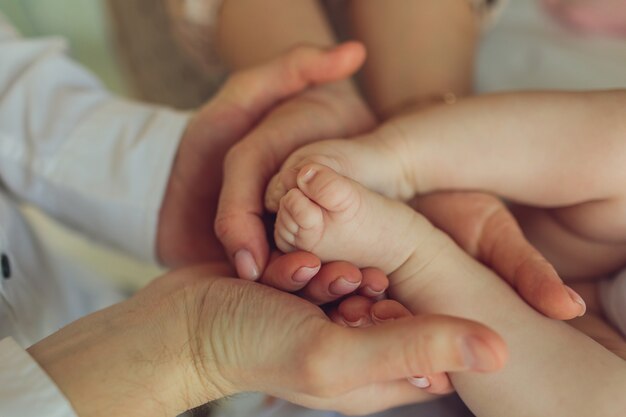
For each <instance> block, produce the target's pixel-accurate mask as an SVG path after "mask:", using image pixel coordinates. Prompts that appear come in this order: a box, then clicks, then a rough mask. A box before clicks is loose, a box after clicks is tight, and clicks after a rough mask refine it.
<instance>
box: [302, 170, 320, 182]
mask: <svg viewBox="0 0 626 417" xmlns="http://www.w3.org/2000/svg"><path fill="white" fill-rule="evenodd" d="M315 174H317V171H316V170H314V169H313V168H309V169H307V170H306V172H305V173H304V174H302V176H301V177H300V179H301V180H302V182H303V183H305V184H308V183H309V182H310V181H311V180H312V179H313V177H314V176H315Z"/></svg>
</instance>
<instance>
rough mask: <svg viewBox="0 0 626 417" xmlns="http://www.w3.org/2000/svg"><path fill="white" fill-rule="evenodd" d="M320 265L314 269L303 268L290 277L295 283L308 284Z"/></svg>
mask: <svg viewBox="0 0 626 417" xmlns="http://www.w3.org/2000/svg"><path fill="white" fill-rule="evenodd" d="M320 267H321V265H318V266H315V267H308V266H303V267H302V268H300V269H298V270H297V271H296V273H295V274H293V276H292V277H291V279H293V280H294V281H295V282H300V283H302V282H309V281H310V280H311V278H313V277H314V276H315V274H317V273H318V272H319V270H320Z"/></svg>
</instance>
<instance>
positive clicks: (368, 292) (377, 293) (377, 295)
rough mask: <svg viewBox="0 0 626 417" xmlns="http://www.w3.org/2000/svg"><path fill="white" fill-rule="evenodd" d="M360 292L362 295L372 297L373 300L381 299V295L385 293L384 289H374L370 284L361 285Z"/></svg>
mask: <svg viewBox="0 0 626 417" xmlns="http://www.w3.org/2000/svg"><path fill="white" fill-rule="evenodd" d="M361 292H362V295H364V296H366V297H369V298H373V299H375V300H379V299H382V298H383V295H384V294H385V290H374V289H372V287H370V286H367V287H363V289H362V290H361Z"/></svg>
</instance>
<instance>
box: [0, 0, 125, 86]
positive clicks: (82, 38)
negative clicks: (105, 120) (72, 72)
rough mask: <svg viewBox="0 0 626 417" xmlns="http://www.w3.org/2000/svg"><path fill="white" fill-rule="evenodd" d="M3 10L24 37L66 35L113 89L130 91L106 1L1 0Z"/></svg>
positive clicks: (75, 52)
mask: <svg viewBox="0 0 626 417" xmlns="http://www.w3.org/2000/svg"><path fill="white" fill-rule="evenodd" d="M0 12H2V13H3V14H4V15H5V16H6V17H7V18H8V19H9V20H10V21H11V22H12V23H13V24H14V25H15V27H17V29H18V30H19V31H20V32H21V33H22V34H23V35H24V36H34V37H41V36H51V35H57V36H62V37H64V38H66V39H67V40H68V41H69V45H70V48H71V49H70V54H71V55H72V57H74V58H75V59H77V60H78V61H80V62H82V63H83V64H84V65H85V66H87V67H88V68H89V69H91V70H92V71H93V72H94V73H96V74H97V75H98V76H99V77H100V78H101V79H102V80H103V82H104V83H105V84H106V85H107V86H108V87H109V88H110V89H112V90H113V91H115V92H118V93H120V94H126V93H127V91H128V90H127V88H126V85H125V83H124V79H123V77H122V73H121V71H120V66H119V64H118V62H117V60H116V57H115V50H114V47H113V42H112V38H111V32H110V27H109V16H108V12H107V7H106V4H105V1H104V0H0Z"/></svg>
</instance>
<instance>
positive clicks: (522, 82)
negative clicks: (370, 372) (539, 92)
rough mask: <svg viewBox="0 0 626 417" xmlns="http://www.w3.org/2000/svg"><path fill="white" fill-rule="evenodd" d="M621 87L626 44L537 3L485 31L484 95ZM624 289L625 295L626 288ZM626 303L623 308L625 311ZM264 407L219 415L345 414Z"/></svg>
mask: <svg viewBox="0 0 626 417" xmlns="http://www.w3.org/2000/svg"><path fill="white" fill-rule="evenodd" d="M620 87H621V88H626V42H623V40H611V39H603V38H584V37H580V36H577V35H575V34H573V33H571V32H568V31H567V30H566V29H563V28H562V27H561V26H560V25H558V24H556V23H555V22H554V21H552V20H551V18H550V17H549V16H547V15H546V14H545V13H544V12H543V11H542V10H541V9H540V7H539V5H538V4H537V1H536V0H509V1H508V2H507V7H506V8H505V9H504V10H503V11H502V15H501V16H500V17H499V18H498V19H497V21H496V22H495V24H494V26H493V27H492V28H490V30H489V31H487V32H486V34H485V37H484V39H483V41H482V46H481V50H480V53H479V57H478V62H477V74H476V89H477V91H478V92H480V93H488V92H496V91H509V90H528V89H531V90H532V89H567V90H591V89H605V88H620ZM620 282H622V281H620ZM624 282H626V280H625V281H624ZM620 285H621V287H620V288H621V289H622V290H623V291H626V288H625V287H626V285H624V283H622V284H620ZM614 296H615V294H614ZM619 297H620V298H619V300H621V303H626V294H622V295H620V296H619ZM624 305H625V304H621V311H622V312H623V311H624ZM453 398H455V397H453ZM263 404H264V403H263V402H262V401H260V400H258V399H255V397H254V396H248V397H243V398H241V399H237V400H233V401H229V402H228V403H226V404H225V405H222V411H221V412H220V413H219V414H218V415H217V417H330V416H339V415H340V414H337V413H329V412H314V411H311V410H306V409H302V408H299V407H296V406H294V405H290V404H289V405H288V404H284V403H282V402H277V403H276V404H274V406H273V408H266V407H264V405H263ZM450 404H453V406H452V407H451V406H450ZM466 415H471V413H470V412H469V411H467V410H464V409H463V407H461V406H460V405H458V404H457V403H455V402H454V400H451V399H446V400H443V401H439V402H436V403H433V404H427V405H418V406H414V407H404V408H400V409H397V410H391V411H388V412H386V413H380V414H376V416H381V417H382V416H384V417H405V416H406V417H409V416H410V417H415V416H428V417H451V416H454V417H463V416H466Z"/></svg>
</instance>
